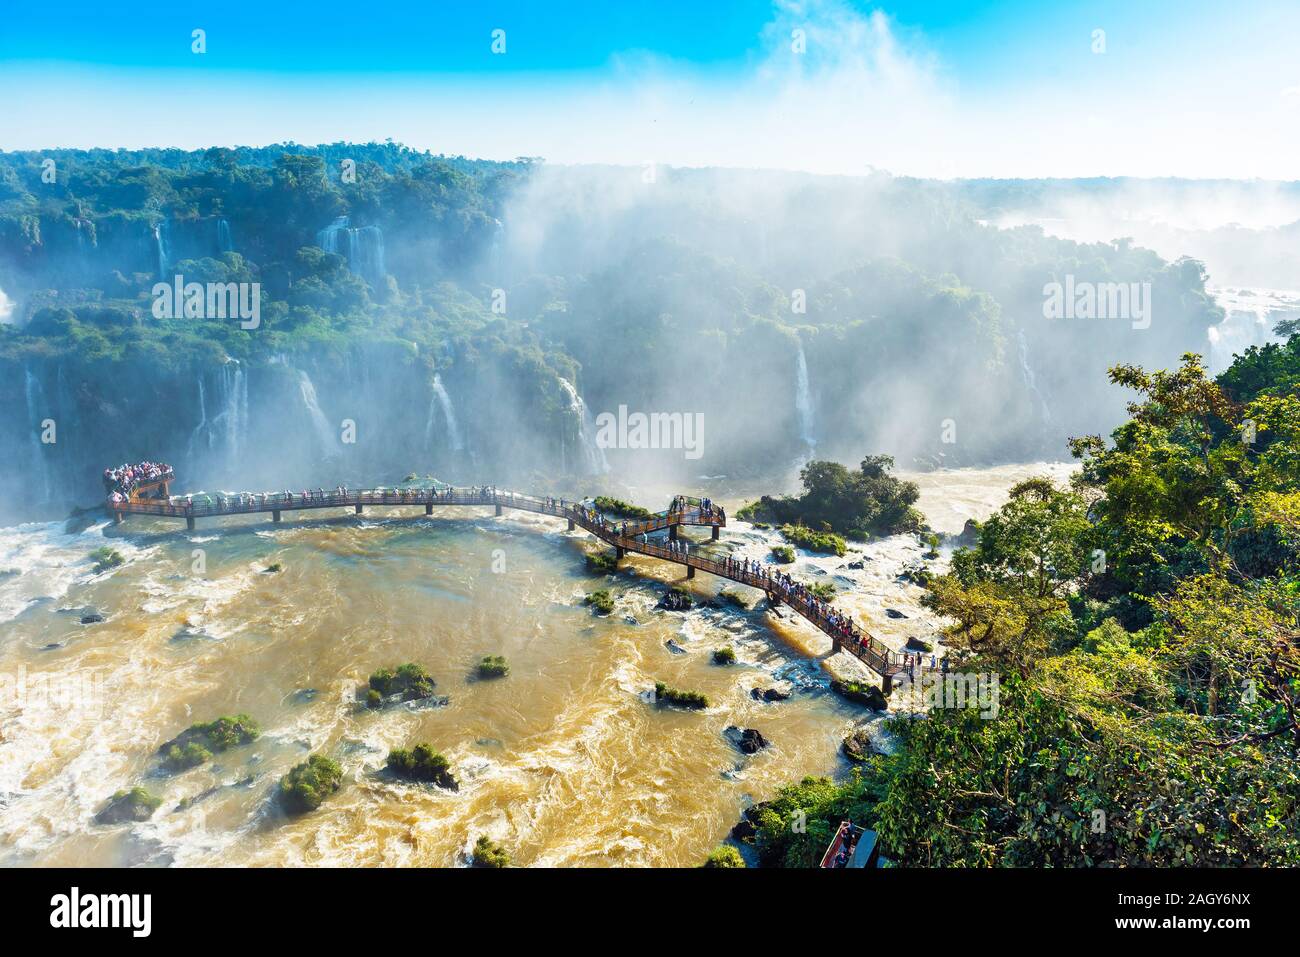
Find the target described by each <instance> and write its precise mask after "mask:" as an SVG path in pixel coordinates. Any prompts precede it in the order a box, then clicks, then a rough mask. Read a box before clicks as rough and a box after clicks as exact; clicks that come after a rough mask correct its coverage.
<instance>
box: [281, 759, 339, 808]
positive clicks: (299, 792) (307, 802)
mask: <svg viewBox="0 0 1300 957" xmlns="http://www.w3.org/2000/svg"><path fill="white" fill-rule="evenodd" d="M342 786H343V769H342V768H341V767H339V766H338V763H337V762H335V761H332V760H331V759H329V758H327V757H324V756H322V755H319V754H313V755H312V756H311V757H309V758H308V759H307V760H306V761H304V762H303V763H302V764H297V765H294V767H293V768H292V769H290V771H289V773H288V774H286V775H285V776H284V777H282V778H281V779H280V787H279V791H278V794H279V797H280V803H281V806H282V807H283V808H284V809H285V810H286V811H287V812H288V813H290V814H306V813H307V812H308V811H314V810H316V809H317V808H318V807H320V806H321V803H322V802H323V801H324V800H325V799H326V798H327V797H329V796H330V795H331V794H333V793H334V792H335V791H337V790H338V789H339V788H341V787H342Z"/></svg>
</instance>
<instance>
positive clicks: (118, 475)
mask: <svg viewBox="0 0 1300 957" xmlns="http://www.w3.org/2000/svg"><path fill="white" fill-rule="evenodd" d="M172 474H173V473H172V467H171V466H170V465H167V464H165V463H163V462H136V463H134V464H132V463H130V462H124V463H122V464H121V465H119V466H118V467H117V468H115V469H104V494H105V495H107V496H108V499H109V501H111V502H125V501H126V500H127V499H129V498H130V497H131V493H132V492H134V491H135V490H136V489H137V488H139V487H140V486H141V485H144V484H145V483H146V482H156V481H158V480H159V479H164V478H170V477H171V475H172Z"/></svg>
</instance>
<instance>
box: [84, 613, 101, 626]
mask: <svg viewBox="0 0 1300 957" xmlns="http://www.w3.org/2000/svg"><path fill="white" fill-rule="evenodd" d="M103 620H104V616H103V615H101V614H100V613H99V612H97V611H92V612H87V613H86V614H84V615H82V616H81V623H82V624H83V625H94V624H97V623H99V622H101V621H103Z"/></svg>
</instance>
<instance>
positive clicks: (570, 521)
mask: <svg viewBox="0 0 1300 957" xmlns="http://www.w3.org/2000/svg"><path fill="white" fill-rule="evenodd" d="M574 527H575V526H574V524H573V519H569V531H573V529H574Z"/></svg>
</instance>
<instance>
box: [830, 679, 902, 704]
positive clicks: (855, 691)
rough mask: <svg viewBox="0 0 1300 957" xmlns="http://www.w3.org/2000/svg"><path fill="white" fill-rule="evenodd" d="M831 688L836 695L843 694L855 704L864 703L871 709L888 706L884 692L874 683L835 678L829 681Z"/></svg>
mask: <svg viewBox="0 0 1300 957" xmlns="http://www.w3.org/2000/svg"><path fill="white" fill-rule="evenodd" d="M831 690H832V691H834V692H835V693H836V694H838V695H843V696H844V697H845V698H848V699H849V700H850V701H852V702H854V703H855V704H860V705H865V706H866V707H868V708H870V709H871V710H872V711H884V710H885V709H886V708H888V707H889V701H888V700H887V699H886V698H885V693H884V692H883V691H881V690H880V689H879V688H877V687H876V686H875V685H867V684H859V683H857V682H853V681H840V680H838V679H837V680H835V681H832V682H831Z"/></svg>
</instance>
